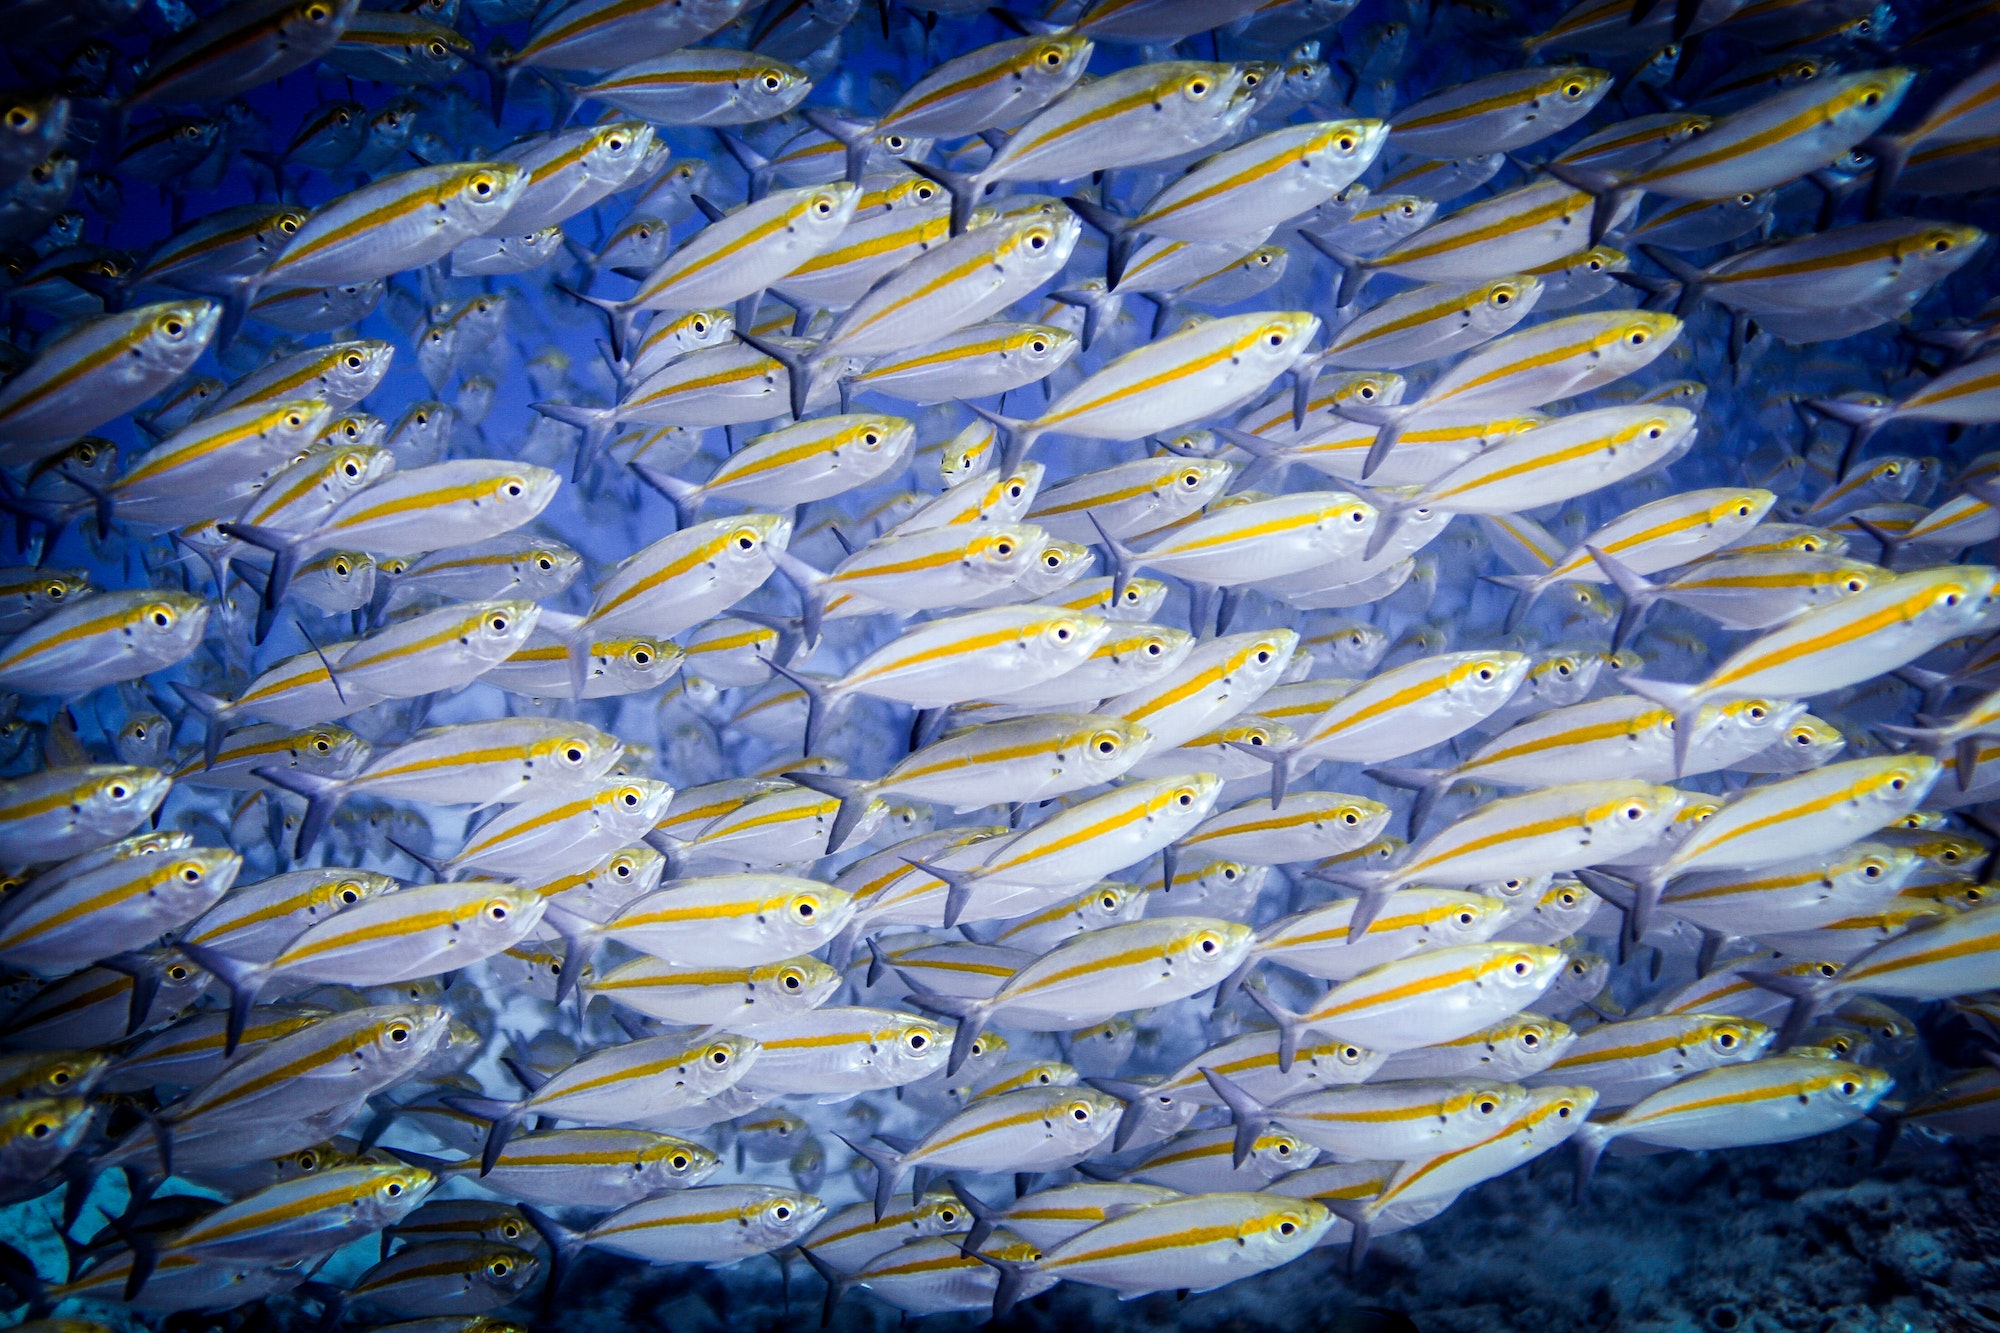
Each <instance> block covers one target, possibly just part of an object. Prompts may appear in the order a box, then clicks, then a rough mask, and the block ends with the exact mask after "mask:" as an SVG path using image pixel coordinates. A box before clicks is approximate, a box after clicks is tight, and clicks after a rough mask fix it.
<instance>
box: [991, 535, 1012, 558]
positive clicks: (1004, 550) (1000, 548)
mask: <svg viewBox="0 0 2000 1333" xmlns="http://www.w3.org/2000/svg"><path fill="white" fill-rule="evenodd" d="M993 549H994V551H995V552H996V553H998V554H1000V555H1012V554H1014V543H1012V542H1010V541H1008V540H1006V539H1005V538H1002V539H1001V540H999V541H997V542H995V543H993Z"/></svg>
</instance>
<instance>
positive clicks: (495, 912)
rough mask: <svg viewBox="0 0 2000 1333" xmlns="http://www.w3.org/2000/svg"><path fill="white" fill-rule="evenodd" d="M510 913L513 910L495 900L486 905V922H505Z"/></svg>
mask: <svg viewBox="0 0 2000 1333" xmlns="http://www.w3.org/2000/svg"><path fill="white" fill-rule="evenodd" d="M512 911H513V909H511V908H509V907H508V906H507V904H506V903H503V902H500V901H498V900H497V899H496V900H495V901H493V902H490V903H488V904H486V919H487V920H488V921H505V920H506V919H507V918H508V917H509V916H510V915H512Z"/></svg>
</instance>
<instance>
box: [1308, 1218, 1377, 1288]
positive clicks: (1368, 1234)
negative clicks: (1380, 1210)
mask: <svg viewBox="0 0 2000 1333" xmlns="http://www.w3.org/2000/svg"><path fill="white" fill-rule="evenodd" d="M1320 1202H1321V1203H1323V1204H1325V1205H1326V1208H1327V1211H1328V1212H1330V1213H1332V1214H1333V1215H1334V1216H1335V1217H1337V1218H1339V1219H1340V1220H1341V1221H1343V1222H1345V1223H1347V1225H1348V1226H1349V1227H1351V1228H1353V1236H1352V1237H1351V1238H1350V1239H1349V1241H1348V1244H1347V1276H1348V1277H1349V1278H1350V1279H1352V1278H1355V1277H1359V1276H1360V1275H1361V1268H1362V1265H1363V1264H1366V1263H1367V1262H1368V1247H1369V1244H1370V1243H1371V1242H1372V1241H1373V1240H1374V1239H1375V1215H1374V1212H1373V1211H1372V1210H1371V1209H1370V1208H1369V1206H1368V1204H1369V1202H1370V1201H1369V1200H1367V1199H1321V1200H1320Z"/></svg>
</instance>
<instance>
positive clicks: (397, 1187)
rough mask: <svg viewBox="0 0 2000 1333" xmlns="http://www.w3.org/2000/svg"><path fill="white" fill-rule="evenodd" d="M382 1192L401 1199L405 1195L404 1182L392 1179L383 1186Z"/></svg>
mask: <svg viewBox="0 0 2000 1333" xmlns="http://www.w3.org/2000/svg"><path fill="white" fill-rule="evenodd" d="M382 1192H383V1193H384V1194H386V1195H388V1196H389V1197H390V1198H392V1199H400V1198H402V1197H403V1182H402V1181H400V1180H392V1181H390V1182H389V1183H388V1184H386V1185H384V1186H383V1187H382Z"/></svg>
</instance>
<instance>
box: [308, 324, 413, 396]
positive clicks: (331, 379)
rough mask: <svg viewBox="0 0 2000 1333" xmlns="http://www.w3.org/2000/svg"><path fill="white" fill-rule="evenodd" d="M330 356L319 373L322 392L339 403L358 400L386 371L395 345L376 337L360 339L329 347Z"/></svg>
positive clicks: (368, 391) (380, 380)
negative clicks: (333, 347) (324, 391)
mask: <svg viewBox="0 0 2000 1333" xmlns="http://www.w3.org/2000/svg"><path fill="white" fill-rule="evenodd" d="M330 350H332V351H333V353H334V354H333V355H332V356H331V357H329V358H328V361H327V365H326V368H325V370H324V371H322V373H321V379H322V380H323V381H324V383H325V385H326V392H327V393H328V394H329V395H330V396H332V397H335V398H338V399H339V400H341V401H342V402H348V403H358V402H360V401H361V400H362V399H363V398H366V397H367V396H368V395H369V394H370V393H372V392H373V391H374V389H375V386H376V385H377V384H380V383H381V382H382V377H383V376H384V375H386V374H388V373H389V362H390V361H391V360H392V359H393V358H394V357H395V355H396V345H395V344H394V343H389V342H384V341H382V340H381V339H379V338H360V339H356V340H355V341H353V342H347V343H341V344H340V345H339V346H338V347H337V348H335V349H330Z"/></svg>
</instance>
